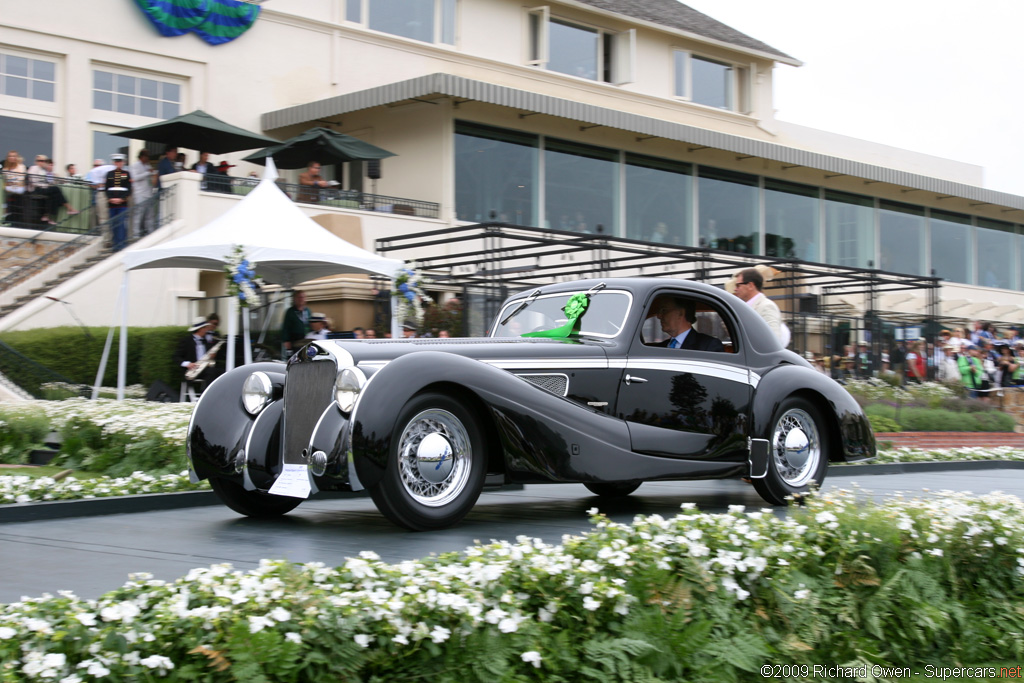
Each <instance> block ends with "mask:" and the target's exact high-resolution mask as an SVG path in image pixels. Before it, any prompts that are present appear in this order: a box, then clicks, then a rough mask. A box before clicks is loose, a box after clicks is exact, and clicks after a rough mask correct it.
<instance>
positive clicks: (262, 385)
mask: <svg viewBox="0 0 1024 683" xmlns="http://www.w3.org/2000/svg"><path fill="white" fill-rule="evenodd" d="M273 395H274V387H273V385H272V384H271V383H270V377H268V376H267V373H265V372H254V373H252V374H251V375H249V377H248V378H247V379H246V380H245V384H243V385H242V405H243V406H244V407H245V410H246V412H248V413H249V414H250V415H255V414H257V413H258V412H260V411H261V410H263V408H264V407H266V405H267V404H268V403H270V399H271V397H272V396H273Z"/></svg>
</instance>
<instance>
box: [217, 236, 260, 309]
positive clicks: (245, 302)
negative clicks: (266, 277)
mask: <svg viewBox="0 0 1024 683" xmlns="http://www.w3.org/2000/svg"><path fill="white" fill-rule="evenodd" d="M224 272H225V273H226V274H227V281H228V294H229V295H230V296H234V297H237V298H238V305H239V306H241V307H242V308H248V307H250V306H252V305H255V304H256V303H257V302H258V301H259V294H260V287H261V286H262V285H263V280H262V279H261V278H259V277H258V276H257V275H256V264H255V263H251V262H250V261H249V260H248V259H247V258H245V248H244V247H242V245H240V244H236V245H235V250H234V252H233V253H231V254H230V255H228V257H227V265H225V266H224Z"/></svg>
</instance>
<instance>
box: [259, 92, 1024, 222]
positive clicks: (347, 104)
mask: <svg viewBox="0 0 1024 683" xmlns="http://www.w3.org/2000/svg"><path fill="white" fill-rule="evenodd" d="M431 95H443V96H448V97H455V98H459V99H460V100H472V101H476V102H484V103H487V104H495V105H499V106H503V107H510V108H513V109H518V110H520V111H522V112H528V113H538V114H547V115H550V116H556V117H559V118H564V119H570V120H573V121H579V122H581V123H586V124H590V125H595V126H606V127H608V128H617V129H620V130H625V131H630V132H633V133H636V134H637V135H639V136H651V137H657V138H663V139H665V140H676V141H679V142H685V143H689V144H694V145H699V146H702V147H713V148H715V149H721V150H725V151H727V152H735V153H736V154H742V155H750V156H755V157H759V158H762V159H769V160H771V161H778V162H781V163H785V164H793V165H796V166H804V167H807V168H813V169H817V170H821V171H827V172H829V173H839V174H842V175H848V176H853V177H855V178H864V179H865V180H872V181H877V182H882V183H891V184H893V185H898V186H900V187H906V188H913V189H916V190H925V191H928V192H935V193H937V194H940V195H949V196H952V197H962V198H965V199H970V200H974V201H978V202H983V203H986V204H996V205H999V206H1005V207H1010V208H1014V209H1020V210H1022V211H1024V197H1021V196H1019V195H1013V194H1009V193H1008V192H996V191H995V190H986V189H984V188H981V187H976V186H974V185H967V184H965V183H956V182H953V181H950V180H942V179H940V178H932V177H929V176H923V175H918V174H916V173H908V172H906V171H898V170H896V169H892V168H886V167H885V166H875V165H873V164H866V163H863V162H859V161H853V160H851V159H843V158H841V157H834V156H829V155H827V154H819V153H817V152H810V151H807V150H804V149H797V148H795V147H786V146H785V145H779V144H776V143H773V142H765V141H764V140H754V139H752V138H745V137H741V136H739V135H729V134H727V133H719V132H717V131H713V130H707V129H706V128H698V127H696V126H688V125H685V124H682V123H673V122H671V121H665V120H662V119H655V118H651V117H649V116H640V115H638V114H630V113H628V112H623V111H618V110H615V109H609V108H607V107H598V106H595V105H592V104H585V103H583V102H577V101H574V100H567V99H563V98H561V97H552V96H550V95H542V94H540V93H535V92H529V91H527V90H518V89H516V88H509V87H506V86H502V85H495V84H493V83H486V82H484V81H478V80H473V79H470V78H463V77H461V76H453V75H451V74H444V73H435V74H429V75H427V76H420V77H418V78H411V79H409V80H407V81H399V82H397V83H390V84H388V85H382V86H378V87H376V88H369V89H367V90H359V91H357V92H353V93H348V94H346V95H337V96H335V97H329V98H327V99H324V100H317V101H315V102H308V103H306V104H299V105H296V106H293V107H286V108H285V109H278V110H276V111H271V112H266V113H265V114H263V115H262V116H261V117H260V125H261V126H262V128H263V130H273V129H275V128H283V127H285V126H291V125H295V124H299V123H308V122H310V121H317V120H324V119H329V118H331V117H333V116H340V115H342V114H347V113H349V112H353V111H359V110H361V109H370V108H373V107H380V106H384V105H387V104H394V103H396V102H402V101H404V100H412V99H417V98H424V97H428V96H431Z"/></svg>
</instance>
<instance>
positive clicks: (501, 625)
mask: <svg viewBox="0 0 1024 683" xmlns="http://www.w3.org/2000/svg"><path fill="white" fill-rule="evenodd" d="M498 630H499V631H501V632H502V633H515V632H516V631H518V630H519V622H518V621H516V620H515V619H513V618H511V617H506V618H505V619H502V620H501V621H499V622H498Z"/></svg>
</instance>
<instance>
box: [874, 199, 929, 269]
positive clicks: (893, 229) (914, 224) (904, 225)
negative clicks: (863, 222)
mask: <svg viewBox="0 0 1024 683" xmlns="http://www.w3.org/2000/svg"><path fill="white" fill-rule="evenodd" d="M878 224H879V239H880V242H881V244H880V245H879V247H880V249H879V251H880V252H881V253H880V255H879V256H880V261H881V263H880V264H879V267H880V268H881V269H882V270H888V271H890V272H893V273H906V274H910V275H926V274H927V273H926V272H925V268H926V265H925V256H926V255H927V253H926V251H925V221H924V209H922V208H921V207H919V206H912V205H910V204H900V203H898V202H882V203H881V206H880V210H879V212H878Z"/></svg>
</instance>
